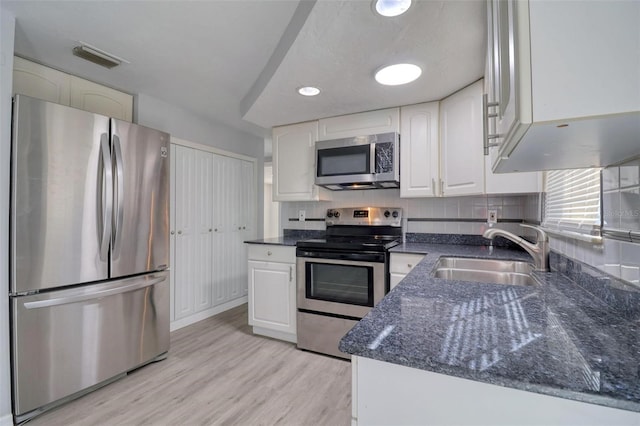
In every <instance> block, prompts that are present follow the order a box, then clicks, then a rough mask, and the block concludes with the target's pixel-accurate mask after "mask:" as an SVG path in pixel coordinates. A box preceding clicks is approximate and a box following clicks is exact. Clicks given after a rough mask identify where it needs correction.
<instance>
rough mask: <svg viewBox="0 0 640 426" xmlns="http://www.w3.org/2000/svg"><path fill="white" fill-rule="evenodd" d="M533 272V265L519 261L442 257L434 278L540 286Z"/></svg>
mask: <svg viewBox="0 0 640 426" xmlns="http://www.w3.org/2000/svg"><path fill="white" fill-rule="evenodd" d="M533 271H534V267H533V265H532V264H530V263H527V262H521V261H517V260H498V259H468V258H464V257H441V258H440V260H439V261H438V263H436V266H435V267H434V269H433V276H434V277H436V278H444V279H447V280H458V281H475V282H483V283H492V284H510V285H538V282H537V281H536V279H535V278H534V277H533V275H532V272H533Z"/></svg>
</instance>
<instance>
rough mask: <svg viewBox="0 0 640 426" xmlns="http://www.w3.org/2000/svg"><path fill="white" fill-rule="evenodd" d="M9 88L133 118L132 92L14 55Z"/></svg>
mask: <svg viewBox="0 0 640 426" xmlns="http://www.w3.org/2000/svg"><path fill="white" fill-rule="evenodd" d="M13 92H14V93H19V94H22V95H27V96H30V97H32V98H38V99H42V100H45V101H49V102H55V103H57V104H62V105H66V106H71V107H74V108H78V109H82V110H84V111H89V112H94V113H96V114H102V115H106V116H108V117H113V118H118V119H120V120H125V121H132V119H133V96H132V95H130V94H128V93H124V92H120V91H118V90H114V89H111V88H109V87H105V86H102V85H100V84H97V83H94V82H92V81H89V80H84V79H82V78H79V77H75V76H73V75H70V74H66V73H63V72H61V71H58V70H55V69H53V68H49V67H45V66H44V65H40V64H37V63H35V62H31V61H27V60H26V59H22V58H20V57H17V56H16V57H15V58H14V63H13Z"/></svg>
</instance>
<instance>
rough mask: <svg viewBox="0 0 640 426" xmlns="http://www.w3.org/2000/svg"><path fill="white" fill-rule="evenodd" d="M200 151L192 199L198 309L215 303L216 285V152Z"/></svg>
mask: <svg viewBox="0 0 640 426" xmlns="http://www.w3.org/2000/svg"><path fill="white" fill-rule="evenodd" d="M195 151H196V164H195V182H196V187H195V191H194V193H193V194H192V197H191V198H192V203H193V207H194V213H195V224H196V229H195V232H196V234H197V235H196V247H195V253H194V255H195V256H194V257H193V258H192V265H191V266H192V267H193V268H194V272H195V279H194V282H193V284H194V287H195V289H194V293H195V294H194V296H195V310H196V312H199V311H203V310H205V309H208V308H210V307H211V306H212V288H213V265H212V262H211V259H212V257H213V154H211V153H208V152H203V151H198V150H195Z"/></svg>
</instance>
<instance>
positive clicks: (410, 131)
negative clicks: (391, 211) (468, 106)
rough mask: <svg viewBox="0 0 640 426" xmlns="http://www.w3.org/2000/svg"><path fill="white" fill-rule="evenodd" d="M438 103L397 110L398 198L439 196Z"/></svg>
mask: <svg viewBox="0 0 640 426" xmlns="http://www.w3.org/2000/svg"><path fill="white" fill-rule="evenodd" d="M438 109H439V104H438V102H429V103H424V104H418V105H410V106H406V107H402V108H400V165H401V167H400V197H403V198H411V197H435V196H437V195H440V186H439V179H440V174H439V169H438V167H439V160H440V154H439V152H438V145H439V142H438V113H439V111H438Z"/></svg>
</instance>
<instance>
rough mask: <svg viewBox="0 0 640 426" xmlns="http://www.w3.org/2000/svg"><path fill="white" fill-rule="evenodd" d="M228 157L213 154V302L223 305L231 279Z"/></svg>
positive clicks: (226, 299) (226, 298) (227, 295)
mask: <svg viewBox="0 0 640 426" xmlns="http://www.w3.org/2000/svg"><path fill="white" fill-rule="evenodd" d="M228 175H229V161H228V157H225V156H222V155H218V154H213V188H214V189H213V199H214V203H213V223H214V229H213V253H214V257H213V277H214V278H213V280H214V287H213V304H214V305H215V306H217V305H221V304H223V303H225V302H226V301H228V300H229V297H230V291H229V289H228V287H229V282H230V281H231V267H230V264H229V260H230V259H231V256H230V255H229V253H230V249H229V246H228V240H229V234H230V233H231V223H229V219H230V217H231V212H230V209H229V203H230V195H231V190H230V187H229V186H230V179H229V178H228V177H227V176H228Z"/></svg>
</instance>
